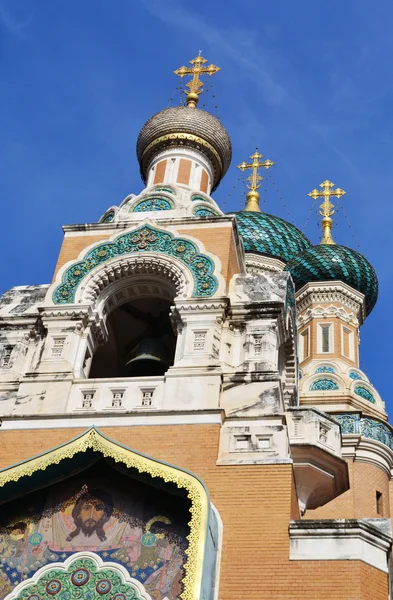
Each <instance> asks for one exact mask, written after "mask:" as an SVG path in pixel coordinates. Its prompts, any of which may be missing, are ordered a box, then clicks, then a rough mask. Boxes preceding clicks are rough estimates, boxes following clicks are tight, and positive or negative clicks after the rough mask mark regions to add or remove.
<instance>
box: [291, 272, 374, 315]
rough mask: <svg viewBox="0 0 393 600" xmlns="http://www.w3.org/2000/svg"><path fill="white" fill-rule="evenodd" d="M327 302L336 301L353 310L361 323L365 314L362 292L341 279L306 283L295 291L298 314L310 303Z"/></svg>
mask: <svg viewBox="0 0 393 600" xmlns="http://www.w3.org/2000/svg"><path fill="white" fill-rule="evenodd" d="M327 302H330V303H331V302H336V303H337V304H341V305H342V306H346V307H347V308H349V309H350V310H351V311H353V312H354V314H355V315H356V318H357V319H358V320H359V324H360V325H362V323H363V321H364V319H365V316H366V309H365V302H364V294H361V293H360V292H358V291H356V290H354V289H353V288H352V287H350V286H349V285H347V284H346V283H343V282H342V281H325V282H319V283H306V285H304V286H303V287H302V288H301V289H300V290H299V291H298V292H297V293H296V304H297V310H298V314H300V313H301V312H303V311H305V310H306V309H307V308H308V307H309V306H311V305H312V304H320V303H324V304H325V303H327Z"/></svg>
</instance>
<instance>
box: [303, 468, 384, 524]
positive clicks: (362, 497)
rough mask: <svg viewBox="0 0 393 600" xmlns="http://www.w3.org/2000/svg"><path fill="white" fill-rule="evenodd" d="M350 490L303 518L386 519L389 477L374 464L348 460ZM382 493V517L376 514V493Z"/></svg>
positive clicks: (308, 512)
mask: <svg viewBox="0 0 393 600" xmlns="http://www.w3.org/2000/svg"><path fill="white" fill-rule="evenodd" d="M347 463H348V472H349V481H350V489H349V490H348V491H347V492H344V494H341V496H338V497H337V498H335V499H334V500H332V501H331V502H328V503H327V504H325V506H321V507H320V508H317V509H316V510H310V511H307V512H306V514H305V518H306V519H363V518H377V517H390V489H389V477H388V475H387V474H386V473H385V471H383V470H382V469H381V468H379V467H377V466H376V465H371V464H368V463H363V462H359V461H355V462H354V461H353V460H348V461H347ZM377 491H378V492H381V493H382V514H378V512H377V504H376V492H377Z"/></svg>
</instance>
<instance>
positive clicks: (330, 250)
mask: <svg viewBox="0 0 393 600" xmlns="http://www.w3.org/2000/svg"><path fill="white" fill-rule="evenodd" d="M285 270H286V271H289V272H290V273H291V275H292V279H293V281H294V283H295V287H296V290H299V289H300V288H301V287H303V286H304V285H305V284H306V283H309V282H311V281H343V282H344V283H346V284H347V285H350V286H351V287H353V288H354V289H355V290H357V291H358V292H361V293H362V294H364V296H365V303H366V314H367V315H369V314H370V312H371V311H372V309H373V308H374V305H375V303H376V301H377V298H378V279H377V275H376V273H375V271H374V268H373V267H372V266H371V265H370V263H369V262H368V260H366V259H365V258H364V256H363V255H362V254H360V253H359V252H356V250H351V249H350V248H347V247H346V246H338V245H336V244H332V245H328V244H321V245H320V246H313V247H312V248H308V250H304V252H301V253H300V254H299V255H298V256H294V257H293V258H292V259H291V261H290V262H289V263H288V264H287V266H286V267H285Z"/></svg>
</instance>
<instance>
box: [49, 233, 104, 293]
mask: <svg viewBox="0 0 393 600" xmlns="http://www.w3.org/2000/svg"><path fill="white" fill-rule="evenodd" d="M108 237H109V236H108V235H106V234H99V235H83V236H82V235H81V236H73V237H65V238H64V239H63V243H62V246H61V249H60V254H59V258H58V259H57V264H56V268H55V272H54V274H53V280H52V281H54V280H55V279H56V274H57V272H58V270H59V269H61V267H62V266H63V265H65V263H67V262H68V261H70V260H75V259H76V258H77V257H78V256H79V253H80V252H82V250H83V249H84V248H87V247H88V246H90V244H94V243H95V242H100V241H103V240H107V239H108Z"/></svg>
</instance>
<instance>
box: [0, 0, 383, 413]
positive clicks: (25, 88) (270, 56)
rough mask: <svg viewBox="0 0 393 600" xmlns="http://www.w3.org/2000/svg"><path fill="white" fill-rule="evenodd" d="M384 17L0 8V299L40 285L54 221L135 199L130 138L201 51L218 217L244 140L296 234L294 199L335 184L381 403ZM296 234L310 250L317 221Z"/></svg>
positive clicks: (232, 196)
mask: <svg viewBox="0 0 393 600" xmlns="http://www.w3.org/2000/svg"><path fill="white" fill-rule="evenodd" d="M392 22H393V3H392V2H391V0H378V2H377V3H371V2H369V1H367V0H328V1H326V0H325V1H323V0H317V1H316V0H297V1H296V2H294V0H280V1H279V2H261V0H248V1H247V2H244V1H242V2H239V1H237V0H230V1H229V0H227V1H225V0H214V1H212V0H210V1H209V2H208V1H206V0H200V1H199V2H197V3H191V2H187V1H186V0H183V1H181V0H0V61H1V75H0V77H1V94H0V131H1V137H0V148H1V161H0V193H1V201H2V206H3V209H2V210H3V212H2V214H3V219H2V221H3V226H2V237H1V245H2V252H3V260H2V261H1V264H0V275H1V277H0V286H1V291H4V290H5V289H8V288H10V287H12V286H14V285H23V284H35V283H46V282H49V281H50V280H51V276H52V272H53V268H54V265H55V262H56V257H57V254H58V250H59V247H60V244H61V240H62V230H61V226H62V224H65V223H82V222H94V221H96V220H97V219H98V218H99V217H100V215H101V214H102V213H103V212H104V210H105V209H106V208H107V207H108V206H110V205H112V204H119V203H120V202H121V201H122V200H123V199H124V197H125V196H126V195H128V194H129V193H138V192H140V191H141V189H142V182H141V180H140V176H139V170H138V164H137V162H136V158H135V142H136V138H137V135H138V132H139V130H140V128H141V127H142V125H143V123H144V122H145V121H146V120H147V119H148V118H149V117H150V116H151V115H152V114H153V113H155V112H157V111H159V110H161V109H162V108H164V107H166V106H167V104H168V102H169V99H170V98H171V96H172V94H173V91H174V89H175V87H176V85H177V83H178V82H177V81H176V80H177V78H176V77H175V76H174V75H173V74H172V71H173V70H174V69H176V68H178V67H180V66H181V65H182V64H187V61H188V60H189V59H191V58H193V57H194V56H195V55H196V54H197V52H198V50H199V49H202V50H203V55H204V56H205V57H206V58H208V59H209V61H212V62H214V63H215V64H217V65H219V66H220V67H221V69H222V71H221V72H220V73H219V74H217V75H216V76H215V77H214V93H215V96H216V98H217V104H218V107H219V108H218V112H219V116H220V118H221V119H222V122H223V123H224V124H225V126H226V127H227V129H228V132H229V134H230V136H231V138H232V143H233V149H234V158H233V163H232V167H231V169H230V170H229V172H228V174H227V176H226V178H225V180H224V181H223V183H222V184H221V185H220V187H219V189H218V190H217V192H216V193H215V198H216V200H217V202H218V203H219V204H220V205H221V207H222V208H223V210H224V211H229V210H236V209H239V208H240V207H241V205H242V203H243V197H242V186H241V184H238V185H237V187H236V188H235V190H233V188H234V186H235V184H236V182H237V180H238V173H239V172H238V171H237V169H236V168H235V166H236V165H237V164H239V162H241V161H242V160H243V159H244V158H247V156H248V155H249V154H251V153H252V152H253V151H254V148H255V145H258V146H259V149H260V151H261V152H262V153H263V154H264V156H265V157H266V158H270V159H271V160H274V161H275V162H276V165H275V166H274V167H273V168H272V169H271V170H270V171H269V175H271V177H272V179H268V180H267V181H266V185H265V186H263V187H262V194H263V196H264V199H266V203H264V204H263V206H262V207H263V208H265V209H266V210H267V211H268V212H271V213H274V214H277V215H280V216H282V217H284V218H288V219H289V220H292V219H293V220H294V222H295V223H296V225H297V226H298V227H299V228H300V229H303V226H304V223H305V221H306V219H307V215H308V214H309V211H310V208H311V205H312V203H313V201H312V200H311V199H310V198H308V197H307V192H309V191H310V190H311V189H313V188H314V187H317V186H318V184H319V183H321V182H322V181H323V180H324V179H326V178H327V179H330V180H331V181H333V182H334V183H335V184H336V185H338V186H339V187H341V188H343V189H344V190H346V191H347V195H346V196H345V197H344V198H343V200H342V203H343V204H344V206H345V212H346V214H347V215H348V218H349V222H350V224H351V225H352V228H350V227H349V226H348V223H347V220H346V219H345V217H344V214H343V213H342V211H339V213H338V215H337V221H338V224H337V227H336V228H335V238H336V241H337V242H338V243H341V244H344V245H347V246H351V247H353V248H355V249H359V248H358V246H357V245H358V244H359V245H360V251H361V252H362V253H363V254H364V255H365V256H366V257H367V258H368V259H369V260H370V262H371V263H372V264H373V265H374V267H375V269H376V271H377V274H378V277H379V281H380V298H379V301H378V303H377V306H376V308H375V309H374V312H373V313H372V315H371V316H370V317H369V318H368V321H367V323H366V324H365V325H364V326H363V328H362V333H361V337H362V344H361V354H362V359H363V360H362V363H361V367H362V368H363V369H365V370H366V372H367V373H368V374H369V376H370V378H371V380H372V382H373V383H374V385H375V386H376V387H377V388H378V389H379V391H380V393H381V394H382V396H383V398H384V400H385V402H386V403H387V406H388V408H389V402H390V403H392V401H391V400H390V396H389V393H390V386H389V385H388V381H389V380H388V374H390V369H391V365H390V360H391V343H392V324H391V318H390V315H391V311H392V308H391V303H392V296H393V275H392V268H391V258H390V256H391V253H392V250H391V244H392V242H393V239H392V238H393V235H392V226H391V223H392V221H393V207H392V202H391V197H392V192H391V185H392V183H391V179H390V170H391V169H390V167H391V164H390V163H391V160H392V156H393V121H392V118H391V112H392V107H393V69H392V57H393V36H392V35H391V28H392ZM209 94H210V95H211V91H210V92H209V93H208V94H206V95H205V97H209ZM208 108H209V109H211V110H212V112H213V113H214V108H213V106H212V104H211V103H210V104H209V105H208ZM265 188H266V191H264V190H265ZM277 189H278V192H277V191H276V190H277ZM231 192H232V193H231ZM228 195H229V199H228ZM280 197H281V198H283V200H281V199H280ZM284 203H285V205H286V206H287V208H285V207H284ZM288 210H289V211H290V213H291V216H290V217H289V216H288ZM354 232H355V234H356V239H354V236H353V233H354ZM305 233H306V235H308V236H309V237H310V239H311V240H312V241H313V242H314V243H317V242H318V241H319V235H320V233H319V224H318V222H317V217H316V214H315V212H314V213H313V214H312V215H311V217H310V219H309V221H308V223H307V226H306V229H305ZM391 408H393V404H391Z"/></svg>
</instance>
